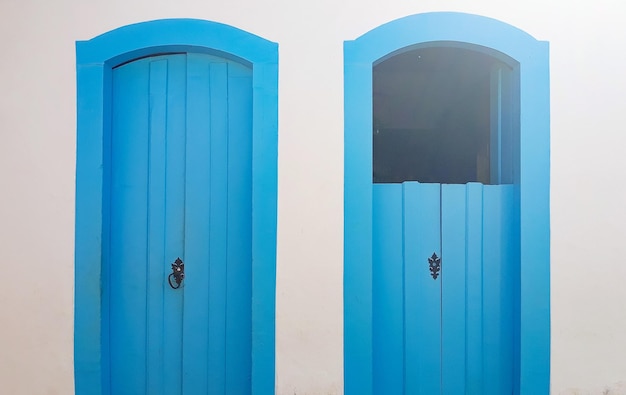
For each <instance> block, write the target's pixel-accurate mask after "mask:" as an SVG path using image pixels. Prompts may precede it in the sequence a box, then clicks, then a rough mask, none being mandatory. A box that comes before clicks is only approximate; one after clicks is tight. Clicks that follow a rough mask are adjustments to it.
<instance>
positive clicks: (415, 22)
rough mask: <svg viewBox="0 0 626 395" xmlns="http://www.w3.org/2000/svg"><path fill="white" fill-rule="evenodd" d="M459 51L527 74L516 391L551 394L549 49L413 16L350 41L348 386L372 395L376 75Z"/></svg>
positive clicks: (484, 23)
mask: <svg viewBox="0 0 626 395" xmlns="http://www.w3.org/2000/svg"><path fill="white" fill-rule="evenodd" d="M443 45H449V46H455V47H463V48H470V49H473V50H479V51H484V52H486V53H488V54H490V55H493V56H496V57H498V56H499V55H500V56H502V54H503V55H505V57H503V58H502V60H503V61H505V62H506V61H507V57H508V58H511V59H513V60H515V61H516V65H514V66H516V67H517V66H519V94H520V101H519V105H520V110H519V111H520V113H519V130H520V142H519V163H518V166H519V172H518V173H517V174H518V176H517V177H516V179H515V180H514V184H515V186H516V188H515V189H516V191H517V193H516V194H517V196H518V199H519V207H520V219H519V222H518V225H519V235H520V268H519V276H520V278H519V284H517V285H516V290H515V293H516V297H515V299H516V300H515V303H516V308H517V310H518V311H515V312H514V314H515V315H516V316H517V322H516V328H514V330H515V331H516V333H515V334H514V335H515V337H516V338H517V339H518V344H516V345H515V347H514V348H515V349H516V353H517V355H516V356H515V358H516V361H514V364H515V365H516V367H517V368H516V370H517V372H516V376H518V377H517V378H514V380H515V387H518V388H516V390H517V391H518V392H517V393H520V394H528V395H531V394H532V395H535V394H548V393H549V387H550V229H549V227H550V211H549V209H550V207H549V204H550V196H549V192H550V191H549V189H550V117H549V113H550V94H549V88H550V86H549V84H550V83H549V61H548V59H549V58H548V53H549V46H548V43H547V42H545V41H538V40H536V39H535V38H533V37H532V36H530V35H529V34H527V33H525V32H524V31H522V30H520V29H517V28H516V27H513V26H511V25H508V24H506V23H503V22H500V21H497V20H495V19H491V18H487V17H483V16H478V15H471V14H463V13H455V12H434V13H425V14H417V15H411V16H407V17H404V18H401V19H397V20H394V21H392V22H389V23H386V24H384V25H381V26H379V27H377V28H375V29H373V30H370V31H369V32H367V33H365V34H364V35H362V36H360V37H359V38H357V39H355V40H351V41H345V42H344V111H345V113H344V128H345V130H344V133H345V134H344V158H345V159H344V160H345V162H344V306H343V307H344V385H345V393H346V395H357V394H358V395H371V394H372V393H373V372H372V344H373V334H372V248H371V247H372V134H371V133H372V67H373V65H374V64H376V63H377V62H379V61H382V60H384V59H385V58H387V57H388V56H391V55H395V54H397V53H398V52H399V51H405V50H411V49H415V48H417V47H424V46H443Z"/></svg>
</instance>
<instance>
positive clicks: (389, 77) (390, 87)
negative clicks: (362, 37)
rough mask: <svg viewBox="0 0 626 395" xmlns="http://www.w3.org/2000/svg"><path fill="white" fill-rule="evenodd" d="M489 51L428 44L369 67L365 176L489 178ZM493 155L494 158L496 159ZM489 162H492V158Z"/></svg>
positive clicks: (492, 107) (492, 63)
mask: <svg viewBox="0 0 626 395" xmlns="http://www.w3.org/2000/svg"><path fill="white" fill-rule="evenodd" d="M499 67H506V66H505V65H504V64H503V63H501V62H499V61H498V60H497V59H495V58H494V57H492V56H489V55H486V54H483V53H480V52H477V51H471V50H468V49H462V48H452V47H434V48H421V49H416V50H410V51H407V52H403V53H400V54H398V55H395V56H392V57H390V58H388V59H386V60H384V61H382V62H381V63H379V64H377V65H376V66H374V68H373V104H374V108H373V115H374V119H373V155H374V156H373V181H374V182H378V183H399V182H403V181H420V182H437V183H447V184H462V183H466V182H482V183H485V184H490V183H498V182H499V181H498V180H495V179H494V180H492V178H494V177H493V174H494V173H493V172H492V169H491V166H492V165H499V164H498V163H497V162H498V160H494V159H493V157H494V150H492V149H491V147H490V145H491V144H492V142H495V143H496V144H499V141H500V140H498V139H495V140H494V139H493V136H492V135H493V133H496V131H495V130H494V129H496V128H494V122H493V118H492V116H491V115H492V114H491V113H492V112H493V111H500V110H499V109H498V108H497V107H498V103H497V102H494V101H493V100H492V98H493V97H492V96H493V95H494V94H497V89H495V90H494V85H493V84H494V78H493V75H494V70H496V69H497V68H499ZM496 159H497V158H496ZM492 162H494V163H492Z"/></svg>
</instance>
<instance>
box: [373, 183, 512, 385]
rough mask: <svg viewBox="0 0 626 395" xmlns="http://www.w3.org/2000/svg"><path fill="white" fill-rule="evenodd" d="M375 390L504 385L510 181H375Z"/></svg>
mask: <svg viewBox="0 0 626 395" xmlns="http://www.w3.org/2000/svg"><path fill="white" fill-rule="evenodd" d="M373 204H374V210H373V231H374V234H373V236H374V237H373V270H374V272H373V279H374V283H373V322H374V326H373V331H374V349H373V352H374V354H373V360H374V369H373V371H374V393H376V394H424V395H432V394H449V395H456V394H493V395H501V394H511V393H512V390H513V378H512V376H513V354H512V353H513V352H514V350H513V311H514V305H513V298H514V284H513V277H514V273H513V271H514V268H515V264H514V262H515V259H514V256H515V251H514V250H515V245H514V243H512V242H511V240H512V232H514V227H513V221H514V219H513V218H514V210H513V208H514V194H513V186H512V185H482V184H478V183H469V184H465V185H453V184H422V183H418V182H405V183H403V184H375V185H374V195H373Z"/></svg>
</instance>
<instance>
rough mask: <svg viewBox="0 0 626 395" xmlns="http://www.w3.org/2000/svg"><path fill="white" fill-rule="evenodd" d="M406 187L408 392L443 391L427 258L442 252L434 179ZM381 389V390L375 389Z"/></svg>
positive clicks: (437, 302) (435, 291) (436, 301)
mask: <svg viewBox="0 0 626 395" xmlns="http://www.w3.org/2000/svg"><path fill="white" fill-rule="evenodd" d="M403 187H404V199H403V201H404V217H403V220H404V224H403V225H404V303H405V306H404V315H405V322H406V324H405V328H404V337H405V339H406V344H405V367H404V370H405V383H406V384H405V385H406V393H407V394H438V393H439V392H440V391H441V281H440V280H435V279H433V278H432V277H431V275H430V269H429V264H428V258H430V257H431V256H432V254H433V253H435V254H437V256H439V257H441V248H440V245H441V243H440V237H441V234H440V223H441V218H440V204H441V197H440V189H439V185H438V184H420V183H417V182H406V183H404V184H403ZM378 393H380V392H378Z"/></svg>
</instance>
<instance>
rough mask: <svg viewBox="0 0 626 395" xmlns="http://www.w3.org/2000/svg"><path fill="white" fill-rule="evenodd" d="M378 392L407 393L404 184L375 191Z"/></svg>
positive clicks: (375, 353) (373, 222) (374, 227)
mask: <svg viewBox="0 0 626 395" xmlns="http://www.w3.org/2000/svg"><path fill="white" fill-rule="evenodd" d="M373 200H374V206H373V208H372V224H373V235H372V239H373V245H372V254H373V258H372V259H373V262H374V265H373V281H374V282H373V285H372V292H373V306H372V308H373V312H372V313H373V322H374V327H373V331H374V333H373V334H374V344H373V357H374V372H376V374H375V376H374V392H376V393H389V394H401V393H402V392H403V387H404V385H403V381H404V378H403V373H404V371H403V364H404V344H403V337H404V333H403V331H404V317H403V315H404V314H403V311H402V309H390V308H388V306H390V305H391V306H402V305H403V298H404V295H403V293H404V292H403V291H404V286H403V285H404V284H403V281H402V279H403V271H404V260H403V251H402V250H403V248H402V246H403V232H402V230H403V229H402V223H403V207H402V201H403V199H402V185H400V184H387V185H384V184H380V185H375V186H374V190H373Z"/></svg>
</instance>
